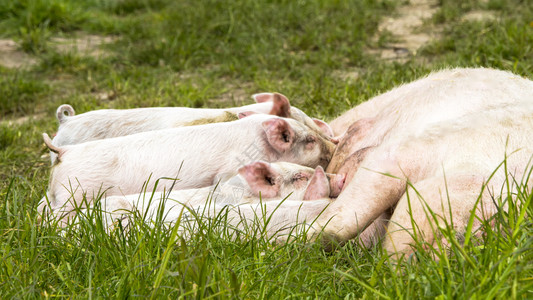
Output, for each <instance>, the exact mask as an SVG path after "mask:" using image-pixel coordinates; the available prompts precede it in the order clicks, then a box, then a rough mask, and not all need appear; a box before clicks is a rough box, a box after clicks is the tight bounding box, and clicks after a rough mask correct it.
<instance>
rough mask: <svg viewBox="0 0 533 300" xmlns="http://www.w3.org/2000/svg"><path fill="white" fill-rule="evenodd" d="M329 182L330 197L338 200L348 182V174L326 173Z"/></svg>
mask: <svg viewBox="0 0 533 300" xmlns="http://www.w3.org/2000/svg"><path fill="white" fill-rule="evenodd" d="M326 176H327V177H328V180H329V190H330V191H329V196H330V197H331V198H336V197H338V196H339V195H340V193H341V192H342V189H343V188H344V184H345V182H346V174H330V173H326Z"/></svg>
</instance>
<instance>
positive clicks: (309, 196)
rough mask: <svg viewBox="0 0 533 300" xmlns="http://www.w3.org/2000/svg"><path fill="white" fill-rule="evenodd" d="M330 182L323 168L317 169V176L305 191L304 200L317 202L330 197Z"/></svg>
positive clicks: (312, 178)
mask: <svg viewBox="0 0 533 300" xmlns="http://www.w3.org/2000/svg"><path fill="white" fill-rule="evenodd" d="M329 192H330V190H329V181H328V178H327V176H326V173H325V172H324V169H322V167H321V166H318V167H316V169H315V174H313V177H311V181H310V182H309V184H308V185H307V189H306V190H305V194H304V200H317V199H322V198H328V197H329Z"/></svg>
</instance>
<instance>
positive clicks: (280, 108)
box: [50, 93, 333, 163]
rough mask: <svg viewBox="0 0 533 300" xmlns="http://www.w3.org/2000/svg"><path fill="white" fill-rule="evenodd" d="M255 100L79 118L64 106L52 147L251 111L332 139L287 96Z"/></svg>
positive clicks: (228, 118)
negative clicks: (288, 120) (218, 106)
mask: <svg viewBox="0 0 533 300" xmlns="http://www.w3.org/2000/svg"><path fill="white" fill-rule="evenodd" d="M252 97H253V98H254V99H255V101H256V102H257V103H255V104H250V105H246V106H242V107H234V108H221V109H209V108H188V107H149V108H135V109H101V110H95V111H90V112H86V113H83V114H80V115H75V112H74V109H73V108H72V107H71V106H70V105H68V104H64V105H61V106H59V108H58V109H57V120H58V121H59V128H58V132H57V134H56V136H55V137H54V139H53V140H52V144H53V145H54V146H58V147H60V146H65V145H73V144H79V143H83V142H87V141H92V140H98V139H105V138H111V137H118V136H124V135H130V134H134V133H139V132H145V131H152V130H159V129H167V128H175V127H184V126H192V125H200V124H208V123H218V122H229V121H234V120H237V119H239V118H241V117H244V116H246V115H247V114H248V113H250V112H254V113H264V114H271V115H277V116H280V117H286V118H293V119H295V120H297V121H300V122H301V123H303V124H305V125H306V126H308V127H309V128H310V129H312V130H314V131H316V132H318V133H321V134H322V135H323V136H324V137H326V138H331V137H332V134H333V133H332V131H331V128H330V127H329V125H328V124H327V123H325V122H324V121H321V120H318V119H312V118H310V117H308V116H307V115H306V114H305V113H304V112H302V111H301V110H299V109H298V108H296V107H293V106H291V105H290V103H289V100H288V99H287V97H285V96H284V95H282V94H279V93H260V94H254V95H253V96H252ZM50 157H51V161H52V163H53V162H54V160H55V158H56V155H55V154H54V153H53V152H51V153H50Z"/></svg>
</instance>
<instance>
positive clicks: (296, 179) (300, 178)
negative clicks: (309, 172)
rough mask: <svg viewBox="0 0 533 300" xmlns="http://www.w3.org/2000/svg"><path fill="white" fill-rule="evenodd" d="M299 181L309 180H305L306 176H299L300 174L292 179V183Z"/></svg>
mask: <svg viewBox="0 0 533 300" xmlns="http://www.w3.org/2000/svg"><path fill="white" fill-rule="evenodd" d="M299 180H305V181H307V180H309V178H307V176H305V175H304V174H301V173H298V174H296V175H294V176H293V177H292V182H296V181H299Z"/></svg>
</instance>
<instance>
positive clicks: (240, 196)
mask: <svg viewBox="0 0 533 300" xmlns="http://www.w3.org/2000/svg"><path fill="white" fill-rule="evenodd" d="M338 184H339V182H338V178H337V176H336V175H334V174H326V173H324V169H323V168H322V167H321V166H318V167H316V169H315V170H313V169H312V168H309V167H305V166H301V165H297V164H292V163H287V162H275V163H267V162H263V161H256V162H253V163H250V164H248V165H246V166H243V167H241V168H239V169H238V171H237V174H234V175H233V176H231V177H230V178H228V179H227V180H226V181H224V182H218V183H217V184H214V185H211V186H209V187H204V188H199V189H187V190H178V191H172V192H170V193H164V192H162V193H157V192H156V193H152V192H147V193H140V194H133V195H126V196H109V197H106V198H104V199H102V201H100V209H101V210H102V211H104V212H105V213H106V217H105V218H104V219H105V220H107V222H108V225H112V224H114V222H115V220H116V219H120V220H121V224H122V226H126V225H127V223H128V221H129V218H127V217H126V216H127V215H129V214H130V213H131V212H133V211H136V212H138V213H139V214H140V215H142V216H143V218H144V219H145V220H148V221H150V222H152V221H156V220H157V218H162V220H163V221H164V222H165V223H175V222H177V221H178V220H179V218H180V216H182V215H185V216H188V215H189V210H191V209H192V210H196V211H197V212H198V214H199V215H201V216H203V217H209V216H211V217H212V216H216V215H217V214H218V213H219V212H221V211H222V210H223V209H226V208H231V209H233V208H234V207H242V208H243V209H244V208H246V207H255V206H256V205H255V204H257V203H261V201H262V203H265V204H267V205H268V206H269V207H271V206H272V204H270V203H271V202H273V201H274V202H275V203H278V204H279V203H281V202H282V201H288V202H289V203H293V204H296V203H298V201H299V202H300V203H301V204H302V203H303V200H304V198H305V200H306V201H313V200H318V199H320V198H327V197H330V196H331V195H330V194H329V191H331V190H334V189H336V188H338V187H336V186H337V185H338ZM317 191H327V193H328V194H327V195H326V194H320V193H317ZM324 203H327V201H325V202H324ZM277 216H278V215H276V217H277ZM243 217H245V216H243ZM248 217H251V216H248ZM235 221H236V220H235ZM281 221H283V220H275V222H276V223H280V222H281Z"/></svg>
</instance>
